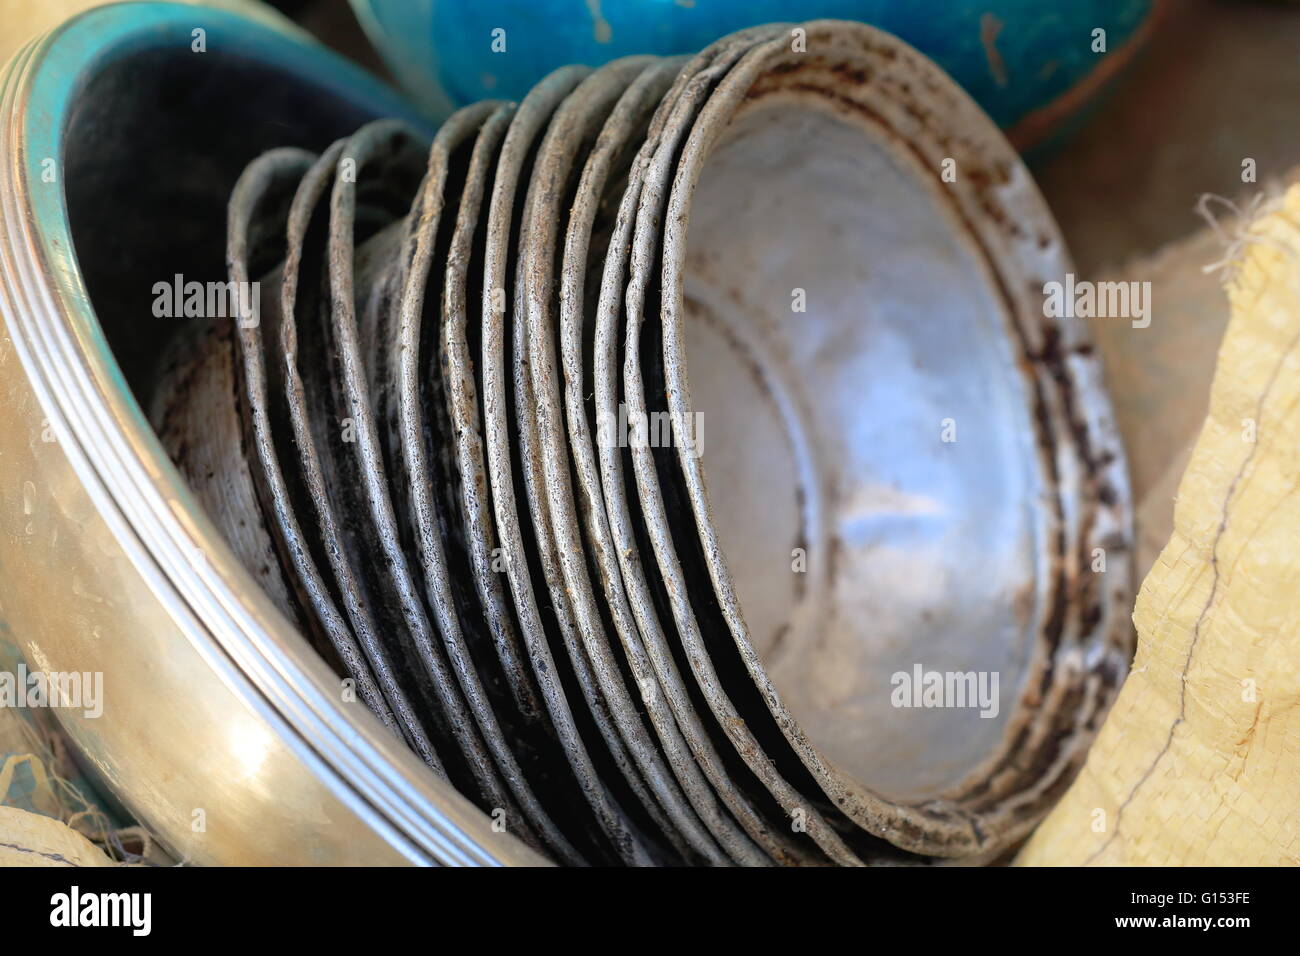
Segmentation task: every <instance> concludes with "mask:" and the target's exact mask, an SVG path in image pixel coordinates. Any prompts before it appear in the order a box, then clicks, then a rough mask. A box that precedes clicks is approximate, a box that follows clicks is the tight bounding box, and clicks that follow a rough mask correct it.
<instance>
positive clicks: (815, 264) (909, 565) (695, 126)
mask: <svg viewBox="0 0 1300 956" xmlns="http://www.w3.org/2000/svg"><path fill="white" fill-rule="evenodd" d="M801 29H802V30H803V31H804V33H805V34H806V39H807V48H806V51H805V50H800V49H792V46H791V43H790V42H789V38H788V37H778V38H777V39H775V40H773V41H771V42H769V43H767V44H764V45H761V46H759V47H756V48H754V49H753V50H751V51H749V52H747V53H746V54H745V56H744V58H743V59H742V60H741V61H740V62H739V63H738V64H737V65H736V66H735V67H734V68H733V69H732V70H731V71H730V72H729V73H728V74H727V75H726V76H725V77H723V78H721V79H720V80H719V81H718V83H717V85H716V87H715V88H714V89H713V90H712V91H711V93H710V94H709V97H708V100H707V102H706V103H705V104H704V105H703V106H702V107H699V108H698V110H696V109H695V104H694V103H691V102H683V103H681V104H678V105H677V107H676V108H675V109H674V111H673V114H672V115H671V116H670V117H669V118H668V120H667V122H666V124H665V128H666V134H665V136H664V138H663V140H662V142H661V143H659V144H657V145H656V146H654V148H653V150H652V151H651V153H650V155H649V157H648V159H649V161H648V162H647V163H646V164H645V165H646V174H645V177H644V181H643V184H642V186H641V191H640V196H639V200H638V219H637V228H636V238H635V240H634V244H633V249H632V268H631V272H630V278H629V282H628V286H627V290H626V294H625V301H626V302H627V303H628V315H627V329H628V340H627V344H626V352H627V364H626V368H625V390H626V394H627V397H628V401H629V403H630V406H635V410H636V411H637V412H638V413H643V412H645V411H646V410H649V411H650V412H651V413H653V412H654V411H655V409H657V408H664V409H666V410H667V411H668V412H669V413H670V415H671V421H672V423H673V428H674V434H673V440H672V441H671V443H670V446H671V447H668V448H659V449H652V448H639V449H637V453H636V454H635V455H634V456H633V457H634V461H635V462H636V463H637V466H638V467H637V472H638V487H639V489H640V492H641V498H642V505H643V507H644V508H646V509H647V511H646V513H647V524H648V529H649V532H650V534H651V536H652V539H653V540H654V543H655V550H656V555H657V557H658V559H659V563H660V566H661V570H662V572H663V573H664V575H665V576H666V577H667V578H676V579H678V580H679V585H678V586H676V587H674V588H673V589H672V590H673V591H674V593H676V592H677V591H678V590H684V591H685V592H686V593H688V594H689V596H690V604H689V606H688V605H687V604H686V602H685V600H684V599H679V600H680V607H681V608H682V610H681V612H680V614H679V617H683V616H685V615H689V614H690V607H693V608H695V609H697V610H696V612H695V613H697V614H698V613H701V611H700V610H699V609H706V610H707V609H709V608H712V607H716V608H717V614H716V615H715V614H709V615H708V617H710V618H713V620H712V624H713V628H714V631H713V635H714V636H715V638H716V635H717V634H718V632H719V630H721V633H722V634H724V635H725V634H727V632H729V637H730V639H731V641H733V642H734V652H735V653H734V655H733V654H732V653H731V652H729V651H728V650H727V646H726V645H727V644H728V643H729V642H728V641H726V640H723V641H719V640H716V639H714V640H712V641H709V642H708V644H707V648H708V652H709V654H710V655H711V656H712V657H713V658H714V660H715V662H717V661H720V660H727V661H729V662H730V663H729V666H728V665H722V664H720V665H719V668H720V670H722V671H723V673H724V674H726V673H730V674H732V675H733V676H734V675H735V674H737V673H738V671H737V669H736V667H735V664H736V663H737V662H738V663H739V664H740V665H741V667H740V669H739V673H742V674H743V673H746V672H747V673H748V675H749V677H750V678H751V679H752V682H753V685H754V688H753V690H756V691H757V692H758V698H756V699H758V700H761V702H762V703H761V705H760V706H762V707H763V708H764V709H766V710H767V711H770V720H771V722H772V726H773V727H774V728H779V734H777V735H775V736H770V737H769V738H768V740H767V742H766V744H765V749H767V750H768V752H769V753H771V754H773V756H774V759H776V760H778V762H779V761H780V754H781V752H783V751H786V750H787V749H788V750H790V751H793V753H795V754H797V756H798V758H799V760H800V761H801V762H802V763H803V764H804V766H805V767H806V769H807V772H808V773H809V774H811V776H812V777H813V779H815V780H816V782H817V784H818V785H819V787H820V789H821V790H822V791H823V792H824V793H825V794H826V796H827V797H829V798H830V800H831V802H832V803H833V804H834V806H835V807H836V808H837V810H838V811H842V812H843V813H844V814H845V815H846V816H847V817H848V818H849V819H851V820H853V821H854V822H855V823H857V824H859V825H860V826H861V827H862V828H863V829H864V830H866V831H868V832H870V833H873V834H875V835H877V836H881V837H886V838H888V839H889V840H890V841H891V842H893V843H895V844H896V845H899V846H902V847H905V848H907V849H909V850H913V851H914V852H918V853H922V854H933V855H937V856H971V855H978V854H981V853H990V852H996V851H998V850H999V849H1004V848H1005V847H1007V846H1009V845H1011V844H1013V843H1014V842H1015V841H1016V840H1017V839H1020V838H1021V837H1023V836H1024V835H1025V833H1027V832H1028V830H1029V829H1030V828H1031V827H1032V826H1033V824H1034V822H1035V821H1036V819H1037V818H1038V817H1039V816H1040V815H1041V813H1042V812H1044V811H1045V810H1046V808H1047V807H1049V806H1050V804H1051V802H1052V800H1053V799H1054V798H1055V796H1056V795H1059V793H1060V792H1061V790H1062V789H1063V787H1064V786H1066V785H1068V782H1069V780H1070V778H1071V777H1072V775H1073V773H1074V771H1075V770H1077V768H1078V766H1079V765H1080V763H1081V760H1082V756H1083V754H1084V752H1085V750H1086V746H1087V744H1088V742H1090V740H1091V736H1092V734H1093V733H1094V732H1095V729H1096V725H1097V721H1098V719H1099V716H1098V715H1099V714H1100V713H1103V712H1104V710H1105V707H1106V706H1107V704H1108V702H1109V701H1110V700H1111V699H1112V698H1113V695H1114V693H1115V692H1116V690H1117V688H1118V684H1119V682H1120V680H1121V678H1122V675H1123V673H1124V671H1125V668H1126V666H1127V660H1128V657H1129V654H1130V653H1131V628H1130V626H1129V624H1128V621H1127V609H1128V607H1129V602H1130V600H1131V580H1130V559H1129V550H1130V547H1131V528H1130V520H1131V515H1130V505H1129V500H1128V491H1127V480H1126V477H1125V472H1124V465H1123V454H1122V450H1121V448H1120V443H1119V438H1118V434H1117V432H1116V430H1115V427H1114V424H1113V421H1112V420H1111V414H1110V409H1109V403H1108V400H1107V398H1106V395H1105V393H1104V390H1103V389H1102V388H1101V382H1100V368H1099V364H1098V361H1097V359H1096V357H1095V356H1094V355H1093V354H1092V352H1091V349H1090V348H1089V345H1088V342H1087V339H1086V337H1085V335H1084V330H1083V329H1082V327H1080V326H1078V325H1077V324H1071V323H1068V322H1065V323H1062V322H1058V321H1057V320H1054V319H1051V318H1048V317H1046V315H1045V310H1044V307H1043V302H1044V294H1045V291H1046V289H1047V285H1046V284H1047V283H1049V282H1051V281H1056V280H1060V279H1062V278H1063V277H1064V276H1065V274H1066V273H1067V272H1068V271H1069V269H1070V266H1069V261H1068V257H1067V256H1066V254H1065V251H1064V249H1063V247H1062V243H1061V240H1060V237H1059V235H1057V233H1056V230H1055V227H1054V226H1053V224H1052V222H1051V219H1050V216H1049V215H1048V213H1047V210H1046V208H1045V206H1044V205H1043V203H1042V201H1041V199H1040V198H1039V197H1038V195H1037V193H1036V190H1035V188H1034V186H1033V183H1032V180H1031V179H1030V177H1029V175H1028V173H1027V172H1026V171H1025V169H1024V168H1023V166H1022V165H1021V164H1020V162H1019V160H1018V159H1017V157H1016V156H1015V155H1014V153H1013V152H1012V151H1011V150H1010V149H1009V148H1008V145H1007V144H1006V142H1005V140H1003V139H1002V137H1001V136H1000V135H999V134H998V133H997V131H996V130H995V129H993V128H992V126H991V124H989V122H988V120H987V117H985V116H984V114H983V113H982V112H981V111H979V109H978V108H977V107H976V106H975V104H973V103H972V102H971V101H970V99H969V98H968V97H967V96H965V95H964V94H963V93H962V92H961V91H960V90H959V89H957V88H956V86H955V85H954V84H952V83H951V81H950V80H949V79H948V78H947V77H945V76H944V75H943V74H942V73H941V72H940V71H939V70H937V69H936V68H935V67H934V66H933V64H932V63H930V61H928V60H926V59H925V58H924V57H922V56H919V55H918V54H917V53H916V52H915V51H914V50H911V49H910V48H908V47H907V46H906V45H904V44H901V43H900V42H899V41H897V40H896V39H895V38H892V37H890V36H888V35H887V34H883V33H880V32H879V31H876V30H873V29H871V28H868V27H864V26H861V25H856V24H848V23H842V22H834V21H823V22H814V23H809V24H804V25H803V27H802V28H801ZM949 172H951V174H952V175H948V173H949ZM647 304H649V306H650V307H651V308H647ZM654 306H657V308H653V307H654ZM652 308H653V310H652ZM643 315H644V318H645V325H644V333H645V334H643V327H642V324H641V319H642V316H643ZM660 326H662V327H661V328H660ZM646 335H649V337H648V338H647V337H646ZM660 342H661V343H662V345H661V354H657V353H659V352H660V345H659V343H660ZM647 343H648V344H647ZM646 348H649V349H650V350H651V355H650V361H649V362H646V361H644V360H645V359H646V356H645V355H644V354H643V352H644V350H645V349H646ZM688 356H689V367H690V369H691V370H692V371H693V372H694V374H691V375H688V373H687V369H688V358H687V357H688ZM692 386H695V387H694V390H693V389H692ZM656 402H658V403H659V404H656ZM701 426H702V427H701ZM656 458H657V459H658V465H657V467H656V466H655V459H656ZM706 472H707V476H708V482H707V487H706V483H705V475H706ZM1099 555H1100V556H1101V561H1102V563H1101V564H1100V565H1099V564H1098V558H1099ZM742 607H743V612H742ZM703 623H704V625H705V627H704V629H705V636H706V637H707V636H709V623H710V622H709V621H707V620H706V621H705V622H703ZM683 630H684V632H686V633H689V631H690V628H683ZM703 646H704V645H703V643H701V648H703ZM694 653H698V652H694ZM930 673H934V674H938V675H940V677H941V679H943V680H945V681H947V680H948V678H947V675H963V677H962V679H963V680H966V678H965V677H964V675H972V676H973V677H974V678H975V679H976V680H977V681H980V682H983V683H981V684H980V686H981V687H982V688H984V687H987V686H988V685H992V686H991V690H992V693H991V694H990V695H989V699H988V700H984V697H983V691H981V695H982V696H981V698H980V702H979V703H977V702H976V701H975V700H963V701H960V702H958V701H949V700H937V701H935V703H934V705H933V706H930V705H929V703H928V702H927V703H926V704H925V705H924V706H920V707H918V701H919V700H920V696H921V695H920V694H919V693H914V694H905V695H902V696H901V697H900V694H899V686H900V684H902V685H906V684H907V683H908V682H910V681H917V680H918V675H920V674H930ZM899 675H902V677H901V678H900V676H899ZM995 680H996V681H997V683H996V684H995V683H993V682H994V681H995ZM723 683H724V684H725V683H726V681H725V680H724V682H723ZM742 685H743V681H742V682H740V683H737V682H736V681H734V679H733V681H732V683H731V684H730V685H728V692H729V693H731V694H733V695H734V694H741V693H743V686H742ZM918 691H919V688H918ZM750 693H751V694H752V691H751V692H750ZM900 701H901V702H900ZM745 717H746V718H747V719H748V720H749V721H750V722H751V723H752V724H753V726H755V727H756V728H758V727H762V726H763V723H762V721H761V720H760V717H759V714H758V713H757V712H755V710H754V708H753V706H752V705H751V706H750V708H749V709H748V710H747V711H745ZM756 732H757V731H756ZM782 738H784V740H783V739H782ZM775 792H776V791H774V793H775Z"/></svg>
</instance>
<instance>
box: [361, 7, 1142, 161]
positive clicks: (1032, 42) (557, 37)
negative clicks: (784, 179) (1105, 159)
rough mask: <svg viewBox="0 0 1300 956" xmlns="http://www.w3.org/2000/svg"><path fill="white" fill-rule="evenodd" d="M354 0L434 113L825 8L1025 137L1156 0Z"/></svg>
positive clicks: (1061, 118) (824, 13)
mask: <svg viewBox="0 0 1300 956" xmlns="http://www.w3.org/2000/svg"><path fill="white" fill-rule="evenodd" d="M352 3H353V7H354V8H355V10H356V11H357V15H358V18H359V19H360V20H361V22H362V23H363V24H364V25H365V27H366V30H367V32H368V33H369V34H370V36H371V38H372V40H373V41H374V42H375V44H376V46H378V47H379V49H380V51H381V52H382V54H383V55H384V57H385V59H386V60H387V62H388V64H389V66H390V68H391V69H392V70H393V71H394V73H395V74H396V76H397V77H398V79H399V81H400V82H401V83H402V85H403V86H404V87H405V88H406V89H407V91H408V92H409V93H410V94H411V95H412V96H413V97H415V98H416V100H417V101H419V102H420V104H421V105H422V106H423V107H424V108H425V109H426V110H427V111H428V112H430V113H431V114H432V115H433V116H434V117H436V118H441V117H442V116H443V115H445V114H446V113H447V112H448V111H450V109H451V108H453V107H454V106H459V105H463V104H465V103H469V102H472V101H474V100H480V99H485V98H503V99H520V98H522V97H523V96H524V94H525V93H527V91H528V89H529V88H530V87H531V86H532V85H533V84H534V83H536V82H537V81H538V80H539V79H540V78H541V77H542V76H544V75H545V74H546V73H548V72H549V71H551V70H553V69H555V68H556V67H559V66H563V65H564V64H566V63H586V64H589V65H591V66H596V65H599V64H601V63H605V62H607V61H609V60H612V59H615V58H616V57H620V56H625V55H628V54H632V53H657V54H673V53H690V52H694V51H696V50H699V49H701V48H702V47H704V46H706V45H708V44H709V43H710V42H711V41H713V40H715V39H717V38H718V37H720V36H723V35H725V34H727V33H730V32H731V31H733V30H737V29H740V28H742V27H746V26H752V25H754V24H759V23H767V22H780V21H800V20H810V19H816V18H822V17H830V18H839V19H848V20H860V21H863V22H865V23H870V24H872V25H873V26H877V27H880V28H881V29H884V30H888V31H889V32H891V33H894V34H896V35H898V36H899V37H901V38H902V39H904V40H906V41H907V42H908V43H910V44H912V45H913V46H915V47H916V48H917V49H919V50H920V51H921V52H923V53H925V54H926V55H927V56H929V57H931V58H932V59H933V60H935V61H936V62H937V63H938V64H939V65H940V66H942V67H943V68H944V69H945V70H947V71H948V73H950V74H951V75H952V76H953V78H954V79H956V80H957V82H958V83H960V84H961V85H962V86H963V87H965V88H966V90H967V92H969V93H970V94H971V95H972V96H973V97H974V98H975V99H976V100H977V101H978V102H979V104H980V105H981V106H982V107H983V108H984V109H985V110H986V111H987V112H988V113H989V115H990V116H991V117H993V119H994V120H995V121H996V122H997V123H998V124H999V125H1000V126H1001V127H1002V128H1003V129H1006V130H1008V131H1010V133H1011V138H1012V140H1013V142H1015V144H1016V145H1017V146H1020V147H1021V148H1024V147H1027V146H1031V145H1034V144H1036V143H1038V142H1041V141H1043V140H1044V139H1046V138H1047V137H1049V136H1051V135H1052V134H1053V133H1055V132H1056V131H1058V130H1059V129H1061V128H1062V127H1063V126H1064V125H1065V124H1066V123H1068V120H1069V118H1070V117H1071V116H1072V115H1074V114H1075V113H1077V111H1078V110H1079V109H1080V108H1081V107H1082V106H1084V105H1085V104H1086V103H1087V102H1089V101H1090V100H1091V99H1093V96H1094V94H1095V93H1096V92H1097V90H1098V89H1099V88H1100V87H1101V86H1103V85H1104V84H1105V81H1106V80H1108V79H1109V78H1110V77H1112V76H1113V75H1114V74H1115V73H1116V72H1118V70H1119V68H1120V67H1121V66H1122V65H1123V64H1124V63H1125V62H1127V61H1128V60H1129V59H1130V58H1131V56H1132V54H1133V52H1134V50H1135V49H1136V47H1137V46H1139V45H1140V41H1141V39H1142V38H1143V36H1144V35H1145V33H1146V29H1145V27H1147V26H1148V25H1149V23H1150V22H1151V20H1152V17H1153V13H1154V11H1155V9H1156V8H1157V7H1158V6H1159V5H1160V0H1071V2H1070V3H1061V2H1059V0H909V2H900V0H491V2H482V0H352ZM1096 30H1104V31H1105V49H1104V51H1096V52H1095V51H1094V46H1096V45H1097V43H1096V39H1097V38H1096V36H1095V35H1094V31H1096ZM494 31H505V32H504V34H502V33H500V32H494ZM503 45H504V50H502V49H501V47H502V46H503Z"/></svg>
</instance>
